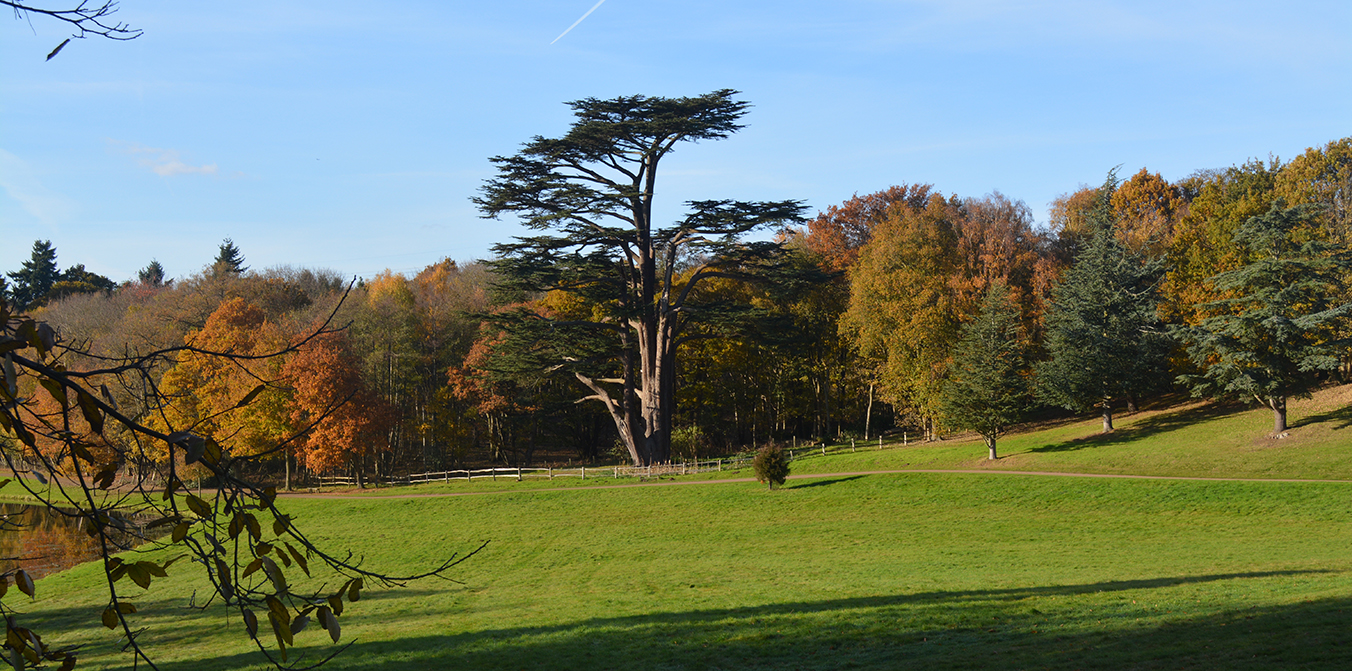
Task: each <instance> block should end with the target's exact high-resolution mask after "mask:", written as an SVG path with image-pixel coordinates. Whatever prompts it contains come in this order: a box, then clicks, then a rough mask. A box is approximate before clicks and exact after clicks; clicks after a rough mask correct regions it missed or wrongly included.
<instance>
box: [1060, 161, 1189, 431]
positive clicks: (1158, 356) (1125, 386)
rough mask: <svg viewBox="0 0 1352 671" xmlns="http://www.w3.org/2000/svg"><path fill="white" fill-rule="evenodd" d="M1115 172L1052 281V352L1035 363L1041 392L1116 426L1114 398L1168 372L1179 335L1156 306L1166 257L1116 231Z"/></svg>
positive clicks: (1137, 391)
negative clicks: (1083, 235)
mask: <svg viewBox="0 0 1352 671" xmlns="http://www.w3.org/2000/svg"><path fill="white" fill-rule="evenodd" d="M1116 186H1117V178H1116V175H1115V174H1109V175H1108V180H1107V182H1105V183H1104V185H1103V186H1102V187H1101V188H1100V189H1099V192H1098V199H1097V203H1096V205H1095V207H1094V210H1093V211H1092V212H1090V213H1089V221H1090V224H1091V231H1092V233H1091V235H1090V237H1089V239H1088V240H1087V241H1086V242H1085V243H1084V245H1083V246H1082V247H1081V249H1080V251H1079V253H1078V254H1076V255H1075V263H1074V265H1072V266H1071V267H1070V269H1069V270H1067V271H1066V273H1065V275H1064V276H1063V277H1062V278H1061V282H1060V283H1058V284H1057V286H1056V287H1055V288H1054V289H1053V299H1052V305H1051V308H1050V309H1049V310H1048V313H1047V336H1046V347H1047V353H1048V355H1049V356H1050V359H1049V360H1047V361H1043V362H1041V363H1039V364H1038V365H1037V366H1036V373H1037V374H1036V379H1037V385H1036V392H1037V395H1038V397H1039V398H1040V399H1041V400H1042V401H1044V402H1046V403H1049V404H1051V405H1057V406H1062V407H1064V408H1067V409H1070V410H1075V411H1077V412H1087V411H1089V410H1090V409H1092V408H1098V409H1100V410H1101V411H1102V413H1103V431H1104V432H1108V431H1112V430H1113V410H1112V407H1113V401H1114V400H1116V399H1122V398H1125V399H1128V400H1132V399H1135V398H1137V397H1139V396H1140V395H1141V394H1143V393H1146V392H1148V391H1152V390H1154V389H1155V388H1158V386H1159V384H1160V382H1159V381H1160V380H1167V376H1166V375H1165V373H1166V371H1167V370H1168V368H1167V364H1168V356H1169V353H1170V352H1171V351H1172V349H1173V340H1172V338H1170V337H1169V335H1168V334H1167V333H1166V332H1165V331H1164V330H1163V329H1162V328H1161V326H1160V320H1159V317H1158V315H1157V314H1156V307H1157V305H1158V304H1159V282H1160V278H1161V277H1162V276H1163V264H1162V262H1161V260H1160V259H1151V258H1144V257H1142V256H1141V255H1139V254H1135V253H1132V252H1131V251H1129V250H1128V249H1127V248H1126V247H1125V246H1123V245H1122V243H1121V242H1120V241H1118V239H1117V235H1116V230H1115V229H1116V216H1115V215H1114V213H1113V208H1112V205H1111V203H1110V200H1109V199H1110V198H1111V197H1112V193H1113V191H1114V190H1115V188H1116Z"/></svg>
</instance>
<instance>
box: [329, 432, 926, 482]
mask: <svg viewBox="0 0 1352 671" xmlns="http://www.w3.org/2000/svg"><path fill="white" fill-rule="evenodd" d="M909 442H910V441H909V440H907V439H906V437H905V436H904V435H903V438H902V441H901V444H900V445H897V443H892V446H896V447H905V446H907V445H908V444H909ZM795 443H796V441H795ZM855 449H856V447H855V443H854V440H853V439H852V440H850V442H849V443H843V444H841V445H836V446H832V447H829V448H828V447H827V446H826V443H824V442H817V443H806V444H804V445H803V446H802V447H801V448H800V447H794V448H791V449H789V450H787V451H788V453H789V460H790V461H796V460H798V459H802V458H804V457H809V456H826V455H827V454H829V453H833V452H853V451H855ZM877 449H880V450H881V449H884V448H883V438H882V436H879V437H878V448H877ZM753 460H755V455H754V454H744V455H739V456H734V457H725V458H722V459H705V460H695V461H680V462H672V463H665V464H654V465H651V466H591V467H588V466H569V467H567V468H554V467H543V468H526V467H524V466H498V467H494V468H475V469H458V470H448V471H432V472H428V473H414V474H412V475H401V476H395V477H392V478H389V479H388V480H387V481H386V482H387V483H388V484H392V485H412V484H420V483H427V482H451V481H452V480H465V481H466V482H472V481H474V480H477V479H483V478H491V479H493V480H497V479H498V478H510V479H513V480H515V481H517V482H520V481H522V480H525V479H526V478H548V479H553V478H581V479H583V480H586V479H587V478H607V477H608V478H616V479H618V478H635V477H637V478H651V477H660V476H670V475H691V474H694V473H710V472H716V471H725V470H727V471H735V470H738V469H742V468H747V467H749V466H751V462H752V461H753ZM314 480H315V481H316V484H318V485H320V486H329V485H347V486H353V487H355V486H356V485H357V479H356V478H354V477H351V476H346V475H317V476H315V477H314Z"/></svg>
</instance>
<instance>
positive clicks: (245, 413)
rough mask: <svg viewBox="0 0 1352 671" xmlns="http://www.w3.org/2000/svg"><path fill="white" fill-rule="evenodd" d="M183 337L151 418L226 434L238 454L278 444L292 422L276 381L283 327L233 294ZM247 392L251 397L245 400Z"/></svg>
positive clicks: (160, 424)
mask: <svg viewBox="0 0 1352 671" xmlns="http://www.w3.org/2000/svg"><path fill="white" fill-rule="evenodd" d="M184 341H185V344H186V347H185V348H184V349H183V351H182V353H181V355H180V357H179V359H178V362H177V363H176V364H175V365H174V367H173V368H171V369H169V371H168V372H166V373H165V374H164V378H163V379H162V380H161V382H160V385H159V393H160V396H162V397H163V398H164V399H165V400H166V402H165V403H164V404H163V405H162V406H160V407H159V408H156V409H153V410H152V413H153V414H152V416H153V420H152V426H155V427H156V428H163V429H165V430H168V431H192V432H194V433H197V434H199V435H201V436H204V437H209V438H214V439H216V440H218V441H222V442H225V441H229V442H230V444H231V445H232V446H233V449H234V450H235V452H236V454H239V455H241V456H247V455H256V454H262V453H265V452H270V451H273V450H275V448H276V446H277V444H278V442H279V441H280V440H281V439H282V438H283V437H285V436H286V435H287V434H288V433H289V432H290V430H291V427H290V425H289V424H288V421H287V417H286V414H287V413H286V406H287V393H286V390H285V389H284V387H282V386H281V385H277V384H275V382H276V381H277V379H278V378H279V377H280V374H281V371H280V368H281V361H280V360H279V357H276V356H272V353H274V352H277V351H279V350H281V349H283V348H284V347H285V338H284V337H283V335H282V331H281V329H280V328H279V327H277V325H275V324H273V323H272V322H270V321H269V320H268V319H267V315H266V314H265V313H264V312H263V310H262V309H260V308H258V307H257V306H255V305H253V304H251V303H248V302H246V301H245V300H244V299H242V298H231V299H228V300H226V301H225V302H223V303H221V304H220V306H219V307H218V308H216V310H215V311H214V312H212V313H211V315H210V316H209V317H207V320H206V323H205V324H204V325H203V326H202V328H201V329H200V330H198V331H196V332H193V333H189V334H188V335H187V336H186V337H185V339H184ZM217 352H224V353H228V354H230V355H231V356H230V357H220V356H216V354H215V353H217ZM246 397H247V398H249V401H250V402H249V403H241V402H240V399H242V398H246Z"/></svg>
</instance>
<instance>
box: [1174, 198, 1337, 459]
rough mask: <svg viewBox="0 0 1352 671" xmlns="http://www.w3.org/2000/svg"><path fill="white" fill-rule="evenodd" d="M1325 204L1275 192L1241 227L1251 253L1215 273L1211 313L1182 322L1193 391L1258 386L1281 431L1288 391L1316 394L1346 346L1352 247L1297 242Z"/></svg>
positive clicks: (1217, 393) (1228, 391)
mask: <svg viewBox="0 0 1352 671" xmlns="http://www.w3.org/2000/svg"><path fill="white" fill-rule="evenodd" d="M1322 210H1323V208H1322V207H1321V206H1318V205H1311V204H1306V205H1298V206H1296V207H1289V208H1288V207H1286V204H1285V202H1284V201H1282V200H1280V199H1278V200H1277V201H1276V202H1274V203H1273V204H1272V206H1271V208H1269V209H1268V211H1267V213H1266V214H1263V215H1260V216H1255V217H1251V218H1250V219H1249V220H1248V221H1247V222H1245V223H1244V224H1243V225H1242V226H1241V227H1240V228H1239V230H1238V231H1237V232H1236V234H1235V239H1236V241H1237V242H1239V243H1241V244H1243V245H1244V246H1245V247H1246V248H1247V249H1248V251H1249V252H1250V255H1251V258H1253V262H1252V263H1249V264H1248V265H1246V266H1244V267H1242V268H1238V269H1236V270H1231V271H1227V272H1223V273H1220V274H1219V275H1215V276H1213V277H1212V278H1210V279H1209V280H1208V282H1209V283H1210V284H1211V285H1213V286H1214V287H1215V288H1216V289H1217V290H1219V291H1220V292H1222V295H1226V296H1228V297H1227V298H1223V299H1221V300H1217V301H1212V302H1210V303H1207V304H1205V305H1203V306H1201V307H1202V309H1203V310H1204V311H1206V312H1209V313H1211V316H1209V317H1207V318H1206V319H1204V320H1203V321H1202V323H1201V324H1200V325H1198V326H1197V327H1194V328H1189V329H1181V330H1180V331H1181V334H1182V336H1183V337H1184V338H1185V339H1186V340H1187V341H1188V343H1189V344H1188V355H1189V357H1190V358H1191V359H1192V360H1193V362H1194V363H1196V364H1197V365H1198V366H1199V367H1201V368H1202V370H1203V373H1202V374H1201V375H1184V376H1180V377H1179V381H1180V382H1183V383H1185V384H1187V385H1189V386H1191V387H1192V391H1193V395H1195V396H1212V397H1225V396H1251V397H1253V398H1255V399H1256V400H1258V401H1259V402H1260V403H1263V404H1264V405H1266V406H1268V407H1270V408H1272V413H1273V422H1272V430H1273V432H1274V433H1276V432H1281V431H1285V430H1286V401H1287V399H1289V398H1301V397H1305V396H1309V394H1310V391H1311V390H1313V389H1314V388H1315V387H1316V386H1318V385H1319V384H1320V383H1321V382H1322V381H1323V380H1324V379H1325V374H1326V373H1327V372H1328V371H1333V370H1336V369H1337V368H1338V365H1339V363H1340V361H1341V357H1344V356H1347V354H1348V347H1349V341H1348V339H1347V338H1340V337H1339V334H1340V330H1339V327H1340V326H1341V325H1343V324H1345V323H1346V322H1347V319H1348V317H1349V316H1352V303H1343V304H1341V305H1339V304H1338V303H1339V300H1338V297H1340V296H1343V295H1344V293H1343V292H1344V289H1345V283H1344V278H1345V276H1346V273H1347V272H1348V271H1349V270H1352V252H1349V250H1348V249H1347V248H1346V247H1339V246H1335V245H1332V244H1329V243H1326V242H1322V241H1319V240H1308V241H1306V242H1300V241H1299V238H1300V237H1302V236H1301V231H1300V230H1299V229H1300V227H1301V226H1302V225H1303V224H1305V223H1306V222H1308V221H1310V220H1312V219H1313V218H1315V217H1316V216H1318V214H1319V213H1320V212H1322Z"/></svg>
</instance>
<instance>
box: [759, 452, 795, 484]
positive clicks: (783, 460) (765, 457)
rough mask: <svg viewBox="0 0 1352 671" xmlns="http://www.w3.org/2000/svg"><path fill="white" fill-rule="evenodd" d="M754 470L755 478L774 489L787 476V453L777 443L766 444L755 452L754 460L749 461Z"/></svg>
mask: <svg viewBox="0 0 1352 671" xmlns="http://www.w3.org/2000/svg"><path fill="white" fill-rule="evenodd" d="M751 467H752V469H754V470H755V471H756V480H758V481H760V482H764V483H766V484H768V485H769V486H770V489H774V488H775V485H782V484H784V481H785V480H787V479H788V477H789V455H788V453H786V452H785V451H784V448H783V447H780V446H779V445H774V444H770V445H766V446H765V447H762V448H760V450H758V451H757V452H756V460H755V461H753V462H751Z"/></svg>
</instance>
